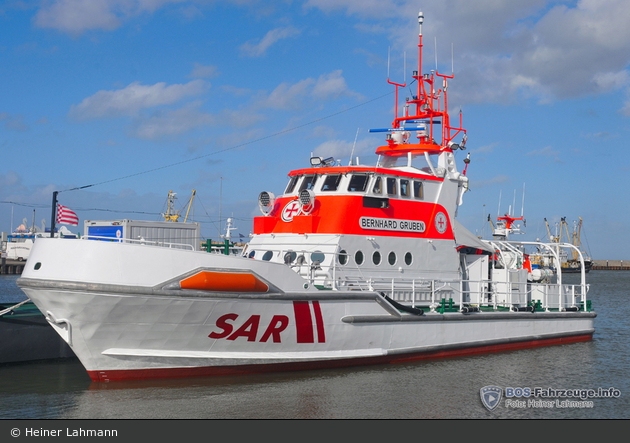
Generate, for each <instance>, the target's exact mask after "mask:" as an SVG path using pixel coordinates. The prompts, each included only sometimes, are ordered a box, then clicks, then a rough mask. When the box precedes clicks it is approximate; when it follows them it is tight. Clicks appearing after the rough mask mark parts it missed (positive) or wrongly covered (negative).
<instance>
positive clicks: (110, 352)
mask: <svg viewBox="0 0 630 443" xmlns="http://www.w3.org/2000/svg"><path fill="white" fill-rule="evenodd" d="M55 243H56V244H55ZM60 248H63V250H62V251H60ZM60 252H62V254H61V257H64V261H63V263H60V262H59V260H55V257H58V256H59V254H60ZM37 263H40V266H39V269H37V270H35V269H34V268H35V265H36V264H37ZM134 263H135V265H134ZM138 263H143V264H144V266H137V264H138ZM193 264H194V265H193ZM247 266H250V267H252V268H253V269H254V271H255V272H260V273H261V274H260V275H267V276H271V277H269V278H268V279H267V281H268V283H269V284H270V287H271V288H273V289H272V290H270V291H269V292H268V293H265V294H251V293H250V294H246V293H232V294H228V293H208V292H205V291H197V290H182V289H177V288H175V286H174V285H173V281H175V280H179V279H181V278H182V275H187V274H190V271H189V270H190V269H196V270H199V269H206V270H214V269H221V270H226V269H228V268H229V267H232V268H233V269H239V270H240V269H245V268H246V267H247ZM143 269H146V270H147V271H150V272H146V273H141V271H142V270H143ZM287 271H288V272H287ZM274 277H275V278H274ZM303 282H304V280H303V279H301V278H299V277H298V276H297V275H296V274H295V273H294V272H293V271H291V270H290V269H289V268H287V267H286V266H283V265H279V264H274V263H268V262H262V261H256V260H251V259H246V258H233V257H226V256H218V255H215V254H207V253H198V252H191V251H180V250H170V249H165V248H158V247H150V246H137V245H127V244H123V245H121V244H113V243H104V242H96V241H72V242H68V241H62V242H59V241H55V240H54V239H50V240H49V239H44V241H41V240H40V241H39V242H38V243H37V244H36V246H35V248H34V249H33V252H32V254H31V258H30V259H29V261H28V263H27V266H26V268H25V270H24V273H23V274H22V278H21V279H20V281H19V285H20V286H21V287H22V288H23V290H24V291H25V292H26V293H27V295H28V296H29V297H30V298H31V300H33V301H34V302H35V304H36V305H37V306H38V307H39V309H40V310H41V311H42V312H43V313H44V314H45V315H46V316H47V318H48V320H49V322H51V324H52V325H53V327H54V328H55V329H56V330H57V331H58V332H59V334H60V335H61V336H62V337H63V338H64V339H65V340H66V341H67V342H68V344H69V345H70V346H71V348H72V349H73V351H74V352H75V354H76V355H77V356H78V357H79V359H80V360H81V362H82V363H83V365H84V366H85V368H86V369H87V371H88V373H89V374H90V376H91V377H92V379H93V380H99V381H103V380H118V379H135V378H152V377H180V376H194V375H211V374H224V373H240V372H259V371H266V370H282V369H299V368H314V367H326V366H345V365H354V364H365V363H381V362H388V361H397V360H409V359H417V358H426V357H431V356H433V357H440V356H446V355H460V354H467V353H473V352H488V351H494V350H502V349H515V348H521V347H529V346H536V345H543V344H553V343H565V342H571V341H577V340H587V339H590V337H591V336H592V334H593V331H594V330H593V319H594V317H595V314H594V313H590V312H536V313H531V312H506V311H503V312H472V313H467V314H466V313H461V312H451V313H444V314H440V313H437V312H428V313H425V314H424V315H413V314H406V313H400V312H399V311H398V310H396V309H395V308H393V307H392V305H391V304H389V303H388V301H387V300H386V299H385V298H383V297H382V296H381V295H379V294H377V293H375V292H368V291H322V290H317V289H313V288H311V287H309V288H307V289H304V287H303V286H304V285H303ZM211 336H212V337H214V338H211Z"/></svg>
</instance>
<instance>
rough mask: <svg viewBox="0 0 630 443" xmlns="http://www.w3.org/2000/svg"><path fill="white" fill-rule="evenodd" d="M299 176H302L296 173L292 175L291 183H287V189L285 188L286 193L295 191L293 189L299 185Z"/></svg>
mask: <svg viewBox="0 0 630 443" xmlns="http://www.w3.org/2000/svg"><path fill="white" fill-rule="evenodd" d="M299 178H300V177H299V176H297V175H294V176H293V177H291V179H290V180H289V184H288V185H287V189H285V191H284V193H285V194H291V193H293V190H294V189H295V185H297V182H298V179H299Z"/></svg>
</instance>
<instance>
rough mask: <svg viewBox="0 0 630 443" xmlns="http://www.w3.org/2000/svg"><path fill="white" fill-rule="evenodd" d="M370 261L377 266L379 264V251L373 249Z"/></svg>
mask: <svg viewBox="0 0 630 443" xmlns="http://www.w3.org/2000/svg"><path fill="white" fill-rule="evenodd" d="M372 263H374V264H375V265H377V266H378V265H380V264H381V253H380V252H378V251H374V254H372Z"/></svg>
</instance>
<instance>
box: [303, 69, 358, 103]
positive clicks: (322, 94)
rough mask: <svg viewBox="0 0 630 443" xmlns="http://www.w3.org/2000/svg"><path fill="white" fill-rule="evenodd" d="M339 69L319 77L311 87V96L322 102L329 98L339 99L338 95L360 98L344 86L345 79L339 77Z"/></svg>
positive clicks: (340, 72)
mask: <svg viewBox="0 0 630 443" xmlns="http://www.w3.org/2000/svg"><path fill="white" fill-rule="evenodd" d="M341 74H342V71H341V69H339V70H336V71H333V72H331V73H330V74H324V75H321V76H320V77H319V78H318V79H317V82H316V83H315V86H314V87H313V92H312V94H313V96H314V97H316V98H318V99H321V100H324V99H327V98H329V97H339V96H340V95H353V96H355V97H360V94H356V93H353V92H352V91H350V89H349V88H348V85H347V84H346V79H345V78H343V76H342V75H341Z"/></svg>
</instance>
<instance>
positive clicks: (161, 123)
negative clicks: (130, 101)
mask: <svg viewBox="0 0 630 443" xmlns="http://www.w3.org/2000/svg"><path fill="white" fill-rule="evenodd" d="M200 107H201V102H198V101H197V102H193V103H189V104H187V105H186V106H184V107H182V108H180V109H175V110H160V111H157V112H155V113H153V114H152V115H151V116H149V117H140V118H138V119H137V120H136V122H135V125H134V129H133V131H132V135H134V136H136V137H139V138H143V139H149V140H155V139H159V138H163V137H169V136H174V135H179V134H182V133H184V132H188V131H190V130H192V129H195V128H198V127H200V126H206V125H212V124H214V122H215V119H214V117H213V116H212V115H211V114H208V113H205V112H203V111H201V109H200Z"/></svg>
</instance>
